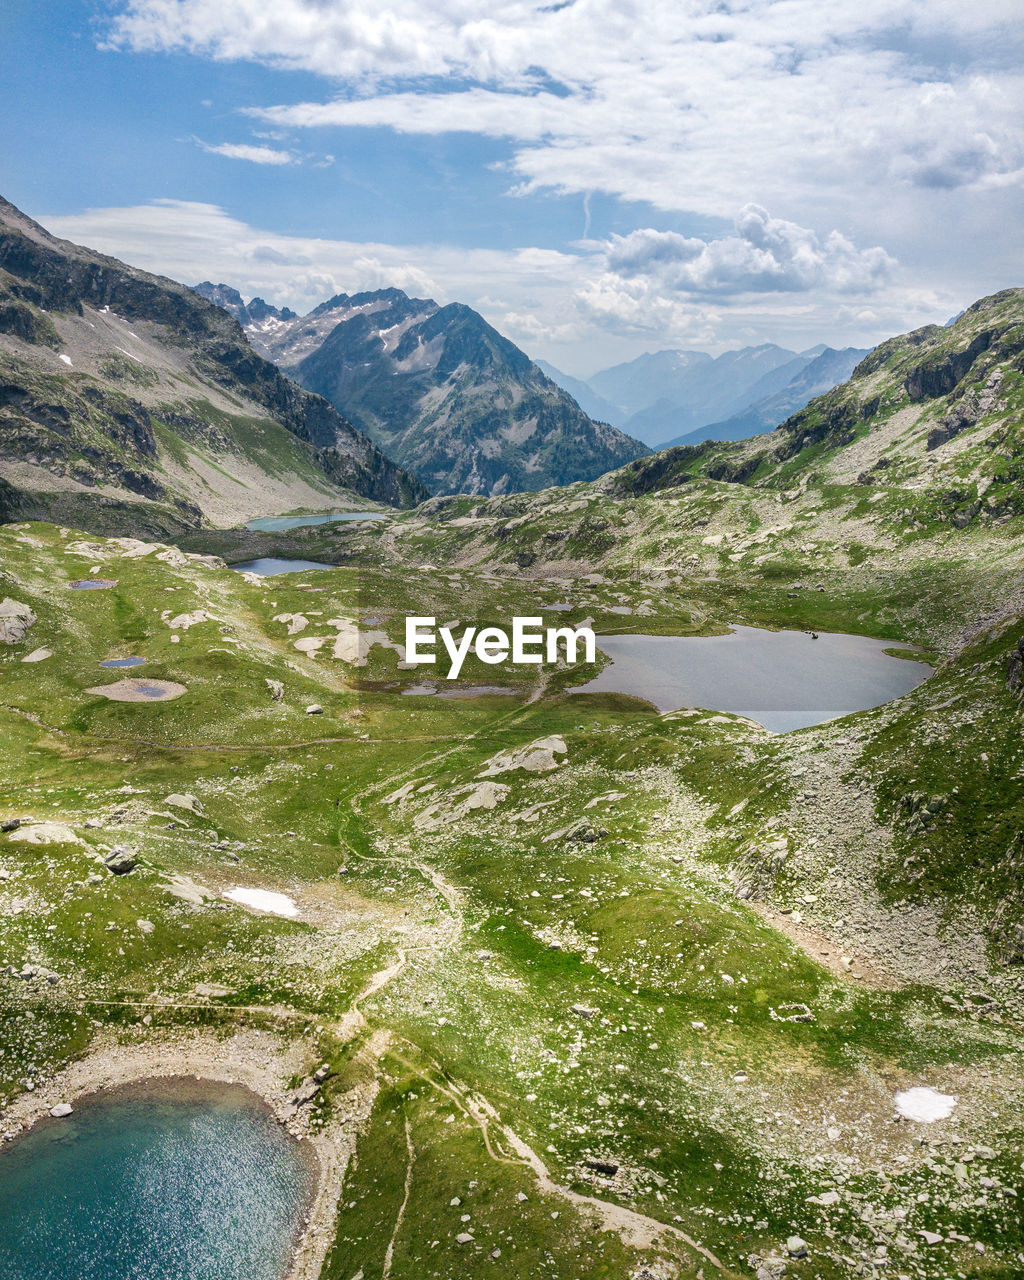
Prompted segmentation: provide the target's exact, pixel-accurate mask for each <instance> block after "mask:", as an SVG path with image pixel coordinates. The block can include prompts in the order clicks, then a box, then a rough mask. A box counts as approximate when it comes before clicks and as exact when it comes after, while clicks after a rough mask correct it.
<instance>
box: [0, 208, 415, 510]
mask: <svg viewBox="0 0 1024 1280" xmlns="http://www.w3.org/2000/svg"><path fill="white" fill-rule="evenodd" d="M425 495H426V491H425V489H424V488H423V487H422V486H421V485H420V484H419V482H418V481H416V480H414V479H413V478H412V477H411V476H409V475H408V474H407V473H406V472H404V471H403V470H402V469H401V468H400V467H397V466H395V465H394V464H393V463H392V462H390V461H389V460H388V459H387V458H386V457H385V456H384V455H383V454H382V453H381V452H380V451H379V450H378V449H377V448H376V447H375V446H374V445H372V444H371V443H370V441H368V440H367V439H366V438H365V437H364V436H362V435H361V434H360V433H359V432H358V431H357V430H356V429H355V428H354V427H353V426H352V425H351V423H349V422H348V421H346V420H345V419H344V418H343V417H342V416H341V415H340V414H339V413H338V412H337V411H336V410H335V409H334V408H333V407H332V406H331V405H330V404H328V403H327V402H326V401H325V400H322V399H321V398H319V397H317V396H313V395H310V394H309V393H308V392H306V391H304V390H303V389H302V388H301V387H298V386H296V385H295V384H294V383H292V382H289V381H288V379H286V378H284V377H282V376H281V374H280V372H279V371H278V370H277V369H276V368H275V367H274V366H273V365H272V364H270V363H269V362H268V361H266V360H264V359H262V358H260V357H259V356H257V355H256V354H255V352H254V351H253V350H252V349H251V347H250V346H249V344H248V343H247V341H246V339H245V336H244V334H243V332H242V330H241V329H240V328H239V326H238V324H237V323H236V322H235V321H234V320H232V319H231V318H230V317H229V316H227V315H226V314H225V313H224V312H223V311H222V310H221V309H220V308H218V307H215V306H213V305H211V304H209V303H207V302H205V301H204V300H202V299H200V298H199V297H197V296H196V294H195V293H193V292H192V291H191V290H190V289H187V288H185V287H184V286H183V285H179V284H176V283H174V282H173V281H171V280H166V279H163V278H161V277H157V276H152V275H149V274H148V273H146V272H143V271H137V270H135V269H133V268H131V267H127V266H125V265H124V264H123V263H120V262H117V261H116V260H114V259H112V258H107V257H104V256H102V255H101V254H98V253H94V252H92V251H91V250H89V249H83V248H81V247H79V246H77V245H73V244H70V243H68V242H67V241H61V240H57V239H55V238H54V237H53V236H51V235H49V234H48V233H47V232H46V231H44V230H43V228H42V227H40V226H38V225H37V224H36V223H34V222H32V221H31V220H30V219H28V218H26V217H25V216H24V215H23V214H22V213H20V212H19V211H18V210H17V209H15V208H14V206H13V205H10V204H8V203H7V202H6V201H0V515H2V516H3V517H5V518H8V519H10V518H14V517H16V516H39V515H43V514H47V515H50V516H54V515H59V516H60V517H61V518H62V519H65V520H67V521H68V522H69V523H74V524H77V525H79V526H81V527H86V528H96V529H99V528H104V529H108V530H116V529H124V528H127V529H131V530H134V531H137V532H147V531H148V532H159V531H165V532H166V531H170V530H181V529H186V528H196V527H199V526H200V525H201V524H203V523H216V524H221V525H224V524H231V523H235V522H236V521H242V520H245V519H248V518H250V517H252V516H261V515H271V514H275V513H278V512H283V511H291V510H295V509H301V508H306V509H309V508H312V509H314V510H316V509H322V508H324V507H330V506H342V505H346V504H352V503H358V502H360V501H362V502H364V503H365V502H366V501H367V500H368V501H369V502H371V503H373V504H378V503H383V504H388V505H402V504H409V503H412V502H415V501H418V500H419V499H421V498H423V497H424V496H425Z"/></svg>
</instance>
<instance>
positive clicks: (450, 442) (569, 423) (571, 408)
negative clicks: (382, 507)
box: [196, 281, 648, 494]
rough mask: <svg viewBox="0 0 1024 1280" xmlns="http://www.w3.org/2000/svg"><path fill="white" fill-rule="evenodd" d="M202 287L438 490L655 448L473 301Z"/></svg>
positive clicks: (499, 487)
mask: <svg viewBox="0 0 1024 1280" xmlns="http://www.w3.org/2000/svg"><path fill="white" fill-rule="evenodd" d="M196 290H197V292H199V293H201V294H202V295H203V296H204V297H206V298H209V299H211V300H212V301H215V302H217V303H218V304H219V305H220V306H223V307H225V308H226V309H227V310H229V311H230V312H231V313H232V315H234V316H235V317H236V318H237V319H238V321H239V323H241V324H242V325H243V326H244V327H245V332H246V334H247V335H248V338H249V341H250V342H251V343H252V345H253V347H254V348H255V349H256V350H257V351H259V352H260V353H261V354H262V355H264V356H266V357H267V358H268V359H270V360H273V361H274V362H275V364H277V365H278V366H279V367H280V368H281V369H282V370H283V371H284V372H286V373H287V374H288V375H289V376H290V377H292V378H294V379H295V380H296V381H297V382H299V383H300V384H301V385H302V386H304V387H306V388H308V389H309V390H310V391H314V392H316V393H318V394H319V395H322V396H325V397H326V398H327V399H328V400H330V402H331V403H332V404H333V405H335V406H336V407H337V408H338V409H339V410H340V411H341V412H342V413H344V414H345V416H346V417H347V418H349V419H350V420H351V421H352V422H353V423H355V425H356V426H357V427H358V428H359V429H360V430H361V431H364V432H365V433H366V434H367V435H368V436H369V437H370V438H371V439H372V440H374V441H376V443H377V444H379V445H380V447H381V448H382V449H383V450H384V451H385V452H386V453H387V454H388V455H389V456H390V457H392V458H394V459H395V461H396V462H398V463H400V464H401V465H402V466H403V467H406V468H408V470H409V471H411V472H412V473H413V474H414V475H416V476H418V477H419V479H420V480H422V481H423V482H424V483H425V484H426V485H427V486H428V487H429V488H430V489H431V490H433V491H434V492H437V493H478V494H501V493H509V492H515V491H523V490H536V489H544V488H547V487H548V486H550V485H553V484H569V483H572V482H573V481H576V480H592V479H595V478H596V477H597V476H599V475H603V474H604V473H605V472H606V471H610V470H612V469H614V468H615V467H619V466H621V465H622V464H623V463H625V462H630V461H632V460H633V459H635V458H638V457H641V456H643V455H644V454H646V453H647V452H648V450H647V448H646V447H645V446H644V445H643V444H641V443H640V442H639V441H637V440H634V439H631V438H630V437H629V436H628V435H625V434H623V432H621V431H619V430H617V429H616V428H615V427H613V426H610V425H608V424H607V423H605V422H602V421H594V420H592V419H591V418H590V417H588V415H587V414H586V413H585V412H584V411H583V409H582V408H581V407H580V405H579V404H578V403H577V402H576V400H575V399H573V397H572V395H571V394H570V393H567V391H566V390H565V389H563V388H562V387H560V386H558V385H557V384H556V383H555V382H553V381H552V380H551V379H550V378H549V377H548V376H547V375H546V374H545V373H544V371H543V370H542V369H541V368H540V367H539V366H538V365H537V364H535V363H534V362H533V361H532V360H530V358H529V357H528V356H527V355H525V354H524V353H523V352H522V351H521V350H520V349H519V348H518V347H517V346H515V344H514V343H512V342H510V341H509V340H508V339H507V338H504V337H502V335H501V334H500V333H498V332H497V330H495V329H493V328H492V327H491V326H490V325H489V324H488V323H487V322H486V320H484V318H483V317H482V316H481V315H479V314H478V313H477V312H476V311H473V310H472V309H471V308H470V307H466V306H462V305H460V304H458V303H452V304H449V305H448V306H444V307H442V306H439V305H438V304H437V303H436V302H433V301H432V300H430V299H423V298H410V297H409V296H408V295H407V294H405V293H403V292H402V291H401V290H400V289H382V290H379V291H377V292H374V293H359V294H354V295H349V294H339V295H338V296H337V297H334V298H331V299H329V300H328V301H327V302H324V303H322V304H321V305H320V306H319V307H317V308H316V309H315V310H313V311H311V312H310V313H309V314H308V315H305V316H296V315H295V314H294V313H293V312H290V311H281V310H278V309H276V308H274V307H271V306H268V305H267V304H266V303H265V302H263V300H262V299H260V298H254V299H253V300H252V301H251V302H249V303H248V304H246V303H245V302H244V301H243V299H242V298H241V296H240V295H239V294H238V293H237V292H236V291H235V290H234V289H232V288H230V287H229V286H227V285H223V284H212V283H211V282H209V281H204V282H203V283H202V284H200V285H197V286H196Z"/></svg>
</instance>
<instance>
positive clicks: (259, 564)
mask: <svg viewBox="0 0 1024 1280" xmlns="http://www.w3.org/2000/svg"><path fill="white" fill-rule="evenodd" d="M337 567H338V566H337V565H333V564H321V562H320V561H319V560H282V559H280V557H278V556H260V558H259V559H258V560H243V561H242V563H241V564H233V565H231V568H232V569H236V570H237V571H238V572H239V573H259V574H262V575H263V576H264V577H271V576H273V575H274V574H278V573H304V572H306V571H308V570H310V569H336V568H337Z"/></svg>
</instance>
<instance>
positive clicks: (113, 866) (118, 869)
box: [103, 844, 139, 876]
mask: <svg viewBox="0 0 1024 1280" xmlns="http://www.w3.org/2000/svg"><path fill="white" fill-rule="evenodd" d="M138 862H139V859H138V855H137V854H136V852H135V850H134V849H132V848H130V847H129V846H128V845H126V844H115V845H114V847H113V849H111V851H110V852H109V853H108V854H107V856H106V857H105V858H104V859H103V865H104V866H105V867H106V868H107V870H108V871H109V872H110V873H111V874H112V875H115V876H126V875H128V874H129V872H132V871H134V870H135V868H136V866H137V865H138Z"/></svg>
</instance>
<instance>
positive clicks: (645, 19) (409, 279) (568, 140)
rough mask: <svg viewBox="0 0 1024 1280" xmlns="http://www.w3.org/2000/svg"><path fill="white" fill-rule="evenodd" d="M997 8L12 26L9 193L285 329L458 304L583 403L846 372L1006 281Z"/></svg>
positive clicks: (178, 7) (1011, 79) (315, 2)
mask: <svg viewBox="0 0 1024 1280" xmlns="http://www.w3.org/2000/svg"><path fill="white" fill-rule="evenodd" d="M1015 10H1016V12H1017V16H1018V17H1019V7H1018V6H1017V4H1016V3H1015V0H1014V2H1011V0H977V3H975V4H973V5H972V6H970V8H969V10H967V11H966V12H965V11H964V7H963V6H962V5H959V4H954V3H952V0H930V2H929V4H927V5H925V4H923V3H921V0H889V3H885V4H883V3H881V2H880V0H856V2H854V0H833V3H831V4H829V5H821V4H819V3H817V0H813V2H812V0H725V2H724V3H720V2H719V0H682V2H681V0H645V2H644V3H643V4H631V3H628V2H626V0H575V2H574V3H570V4H565V5H558V6H551V5H548V4H540V3H535V2H533V0H514V2H513V3H508V4H505V5H503V6H501V7H500V8H499V9H498V10H497V11H494V10H493V8H492V7H489V6H488V5H486V4H482V3H478V0H431V3H424V0H275V3H274V4H267V3H266V2H265V0H109V2H107V0H91V2H86V0H81V2H78V3H72V2H67V0H66V2H64V3H55V4H51V5H48V6H43V5H41V4H39V3H38V0H36V3H28V2H27V0H8V2H7V4H6V5H5V6H4V12H3V14H2V16H0V35H2V36H3V48H4V67H5V79H6V84H7V91H6V93H5V110H4V115H5V122H4V123H5V127H4V129H3V130H2V132H0V164H2V173H3V183H2V185H0V191H2V193H3V194H4V195H5V196H6V197H7V198H8V199H11V200H12V201H13V202H14V203H15V204H17V205H19V206H20V207H22V208H23V209H25V210H26V211H27V212H29V213H30V214H32V215H33V216H34V217H37V218H39V219H40V220H41V221H42V222H43V223H44V224H45V225H47V226H48V227H50V228H51V229H52V230H54V231H56V232H57V233H58V234H61V235H66V236H68V237H69V238H71V239H76V240H79V241H80V242H82V243H87V244H91V245H93V246H95V247H97V248H100V249H103V250H104V251H106V252H110V253H114V254H116V255H117V256H119V257H122V258H124V259H126V260H127V261H130V262H133V263H135V264H137V265H139V266H144V267H147V268H149V269H152V270H158V271H162V272H165V273H166V274H169V275H172V276H174V277H176V278H179V279H184V280H186V281H188V282H194V281H195V280H198V279H200V278H204V277H212V278H214V279H216V280H224V281H226V282H227V283H230V284H233V285H235V286H236V287H238V288H239V289H241V291H242V292H243V294H245V295H246V296H250V295H251V294H252V293H260V294H262V295H263V296H265V297H267V298H269V299H271V300H273V301H277V302H279V303H288V304H289V305H291V306H293V307H296V308H297V309H299V310H308V309H309V308H310V307H312V306H314V305H315V304H316V303H317V302H319V301H321V300H322V299H323V298H324V297H326V296H328V295H329V294H331V293H333V292H339V291H346V292H352V291H355V290H357V289H362V288H372V287H381V286H383V285H387V284H397V285H398V286H399V287H402V288H406V289H409V290H410V291H411V292H415V293H419V294H421V295H422V294H430V295H431V296H434V297H437V298H438V299H439V300H440V301H455V300H459V301H465V302H468V303H469V304H470V305H473V306H476V307H478V308H479V309H480V310H481V311H483V313H484V314H485V315H486V316H487V318H488V319H489V320H490V321H491V322H492V323H494V324H495V325H497V327H498V328H500V329H501V330H502V331H503V332H506V333H508V335H509V336H510V337H512V338H513V339H514V340H515V341H517V342H519V343H520V345H522V346H523V347H524V348H525V349H526V350H528V351H529V352H530V354H532V355H543V356H545V357H546V358H548V359H550V360H552V361H554V362H555V363H556V364H559V365H561V366H562V367H564V368H566V369H567V370H568V371H570V372H574V373H582V374H584V375H585V374H587V373H589V372H591V371H593V370H594V369H596V368H599V367H602V366H604V365H607V364H610V363H614V362H615V361H616V360H619V359H628V358H630V357H632V356H633V355H636V354H638V353H639V352H640V351H643V350H656V349H659V348H662V347H698V348H704V349H709V350H720V349H723V348H725V347H731V346H737V345H743V344H746V343H754V342H762V341H778V342H780V343H783V344H785V345H789V346H794V347H798V348H799V347H803V346H809V345H812V344H813V343H816V342H819V341H825V342H829V343H832V344H833V345H847V344H852V345H858V346H866V345H870V344H872V343H873V342H875V341H877V340H879V339H881V338H883V337H885V336H887V335H888V334H890V333H892V332H897V331H900V330H904V329H907V328H910V327H913V326H914V325H917V324H921V323H925V322H929V321H936V320H937V321H942V320H944V319H946V318H947V317H948V315H950V314H952V313H953V312H955V311H957V310H959V309H960V308H961V307H962V306H963V305H965V304H967V303H969V302H970V301H972V300H973V299H974V298H976V297H978V296H981V295H982V294H984V293H987V292H991V291H993V290H995V289H998V288H1001V287H1006V286H1008V285H1013V284H1020V283H1022V282H1024V259H1022V249H1021V238H1020V236H1019V234H1018V229H1019V226H1020V224H1021V214H1022V212H1024V209H1022V203H1024V201H1022V185H1024V143H1022V137H1024V129H1022V124H1024V121H1022V119H1021V116H1022V104H1024V78H1022V74H1021V66H1022V60H1021V57H1020V54H1021V47H1020V45H1021V41H1020V35H1019V30H1018V29H1019V27H1020V26H1021V24H1020V23H1019V21H1015V12H1014V11H1015Z"/></svg>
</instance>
